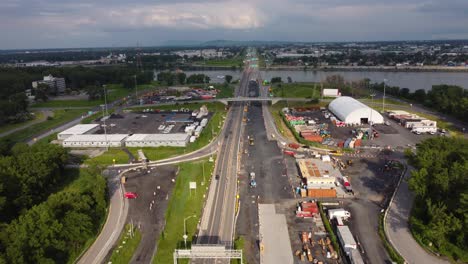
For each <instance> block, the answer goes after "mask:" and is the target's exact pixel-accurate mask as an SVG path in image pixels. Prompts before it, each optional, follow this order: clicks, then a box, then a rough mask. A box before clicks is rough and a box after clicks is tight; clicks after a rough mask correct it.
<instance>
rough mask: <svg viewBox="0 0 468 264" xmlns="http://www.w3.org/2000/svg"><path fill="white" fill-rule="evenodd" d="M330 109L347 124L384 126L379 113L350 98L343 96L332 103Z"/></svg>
mask: <svg viewBox="0 0 468 264" xmlns="http://www.w3.org/2000/svg"><path fill="white" fill-rule="evenodd" d="M328 109H329V110H330V111H331V112H332V113H333V114H334V115H335V116H336V117H337V118H338V119H339V120H341V121H343V122H345V123H346V124H368V123H372V124H382V123H383V122H384V118H383V116H382V115H381V114H380V113H379V112H377V111H375V110H374V109H372V108H370V107H369V106H367V105H365V104H363V103H361V102H359V101H358V100H356V99H354V98H352V97H349V96H342V97H339V98H336V99H335V100H333V101H331V102H330V104H329V105H328Z"/></svg>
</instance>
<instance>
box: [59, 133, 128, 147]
mask: <svg viewBox="0 0 468 264" xmlns="http://www.w3.org/2000/svg"><path fill="white" fill-rule="evenodd" d="M126 137H128V135H127V134H112V135H103V134H92V135H73V136H70V137H68V138H67V139H65V140H64V141H63V142H62V146H64V147H72V148H80V147H83V148H89V147H91V148H99V147H122V146H123V145H124V141H125V138H126Z"/></svg>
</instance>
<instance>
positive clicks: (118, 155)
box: [84, 148, 129, 166]
mask: <svg viewBox="0 0 468 264" xmlns="http://www.w3.org/2000/svg"><path fill="white" fill-rule="evenodd" d="M114 159H115V164H124V163H128V160H129V158H128V154H127V153H126V152H125V151H123V150H122V149H120V148H110V149H109V150H108V151H106V152H104V153H103V154H101V155H99V156H97V157H94V158H89V159H86V160H85V162H84V163H85V164H88V165H91V164H99V165H105V166H108V165H112V164H114V161H113V160H114Z"/></svg>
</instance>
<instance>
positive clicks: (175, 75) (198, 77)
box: [156, 71, 232, 86]
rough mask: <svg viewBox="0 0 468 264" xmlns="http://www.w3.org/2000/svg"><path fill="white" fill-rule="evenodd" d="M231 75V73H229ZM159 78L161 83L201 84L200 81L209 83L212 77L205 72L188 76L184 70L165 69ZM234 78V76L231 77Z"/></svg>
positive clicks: (159, 74)
mask: <svg viewBox="0 0 468 264" xmlns="http://www.w3.org/2000/svg"><path fill="white" fill-rule="evenodd" d="M227 76H230V75H227ZM156 78H157V80H158V82H160V83H163V84H165V85H169V86H170V85H175V84H199V83H209V82H210V81H211V78H210V77H209V76H208V75H205V74H192V75H190V76H188V77H187V75H186V74H185V73H184V72H170V71H163V72H160V73H158V75H157V77H156ZM230 80H232V76H231V78H230Z"/></svg>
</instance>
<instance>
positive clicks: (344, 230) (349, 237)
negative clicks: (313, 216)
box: [336, 226, 356, 245]
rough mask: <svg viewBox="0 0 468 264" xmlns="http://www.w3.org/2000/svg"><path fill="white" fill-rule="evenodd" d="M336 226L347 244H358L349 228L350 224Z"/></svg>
mask: <svg viewBox="0 0 468 264" xmlns="http://www.w3.org/2000/svg"><path fill="white" fill-rule="evenodd" d="M336 228H337V230H338V232H339V233H340V236H341V239H343V242H344V243H345V245H356V240H354V237H353V234H352V233H351V230H349V227H348V226H337V227H336Z"/></svg>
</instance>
